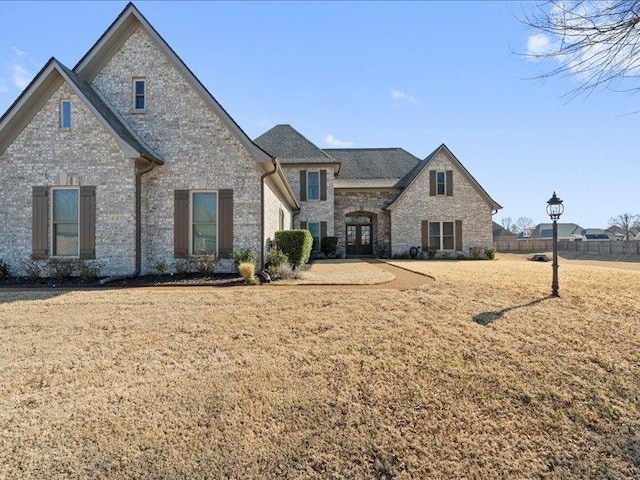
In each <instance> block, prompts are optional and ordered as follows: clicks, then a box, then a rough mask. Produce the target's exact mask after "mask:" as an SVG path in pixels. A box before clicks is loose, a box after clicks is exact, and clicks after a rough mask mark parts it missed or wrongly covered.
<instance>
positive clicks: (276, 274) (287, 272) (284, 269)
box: [267, 263, 299, 280]
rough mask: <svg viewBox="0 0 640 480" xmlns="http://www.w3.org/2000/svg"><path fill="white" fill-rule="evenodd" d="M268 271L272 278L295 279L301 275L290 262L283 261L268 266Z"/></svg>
mask: <svg viewBox="0 0 640 480" xmlns="http://www.w3.org/2000/svg"><path fill="white" fill-rule="evenodd" d="M267 272H268V273H269V275H271V280H295V279H296V278H298V276H299V272H298V271H297V270H294V269H293V268H291V265H290V264H289V263H283V264H281V265H278V266H277V267H276V266H273V265H271V266H270V267H269V268H267Z"/></svg>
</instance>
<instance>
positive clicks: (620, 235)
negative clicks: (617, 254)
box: [606, 225, 640, 240]
mask: <svg viewBox="0 0 640 480" xmlns="http://www.w3.org/2000/svg"><path fill="white" fill-rule="evenodd" d="M606 231H607V232H608V233H609V234H610V235H611V236H612V237H613V238H612V240H625V239H626V234H625V231H624V230H623V229H622V228H620V227H618V226H617V225H612V226H611V227H609V228H607V230H606ZM639 236H640V229H638V228H630V229H629V240H634V239H635V240H640V238H638V237H639Z"/></svg>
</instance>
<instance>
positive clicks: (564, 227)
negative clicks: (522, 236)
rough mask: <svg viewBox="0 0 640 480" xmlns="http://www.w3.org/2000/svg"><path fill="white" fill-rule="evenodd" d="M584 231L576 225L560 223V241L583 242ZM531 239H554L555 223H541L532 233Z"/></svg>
mask: <svg viewBox="0 0 640 480" xmlns="http://www.w3.org/2000/svg"><path fill="white" fill-rule="evenodd" d="M583 230H584V229H583V228H582V227H581V226H580V225H577V224H575V223H560V222H558V240H570V241H575V240H582V231H583ZM530 238H532V239H534V238H541V239H547V238H548V239H552V238H553V223H539V224H538V225H536V226H535V227H534V229H533V230H532V232H531V236H530Z"/></svg>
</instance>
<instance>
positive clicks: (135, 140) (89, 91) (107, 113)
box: [54, 60, 162, 163]
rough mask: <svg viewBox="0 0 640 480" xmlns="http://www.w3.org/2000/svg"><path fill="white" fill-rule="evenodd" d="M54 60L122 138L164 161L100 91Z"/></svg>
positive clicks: (152, 156)
mask: <svg viewBox="0 0 640 480" xmlns="http://www.w3.org/2000/svg"><path fill="white" fill-rule="evenodd" d="M54 61H55V62H56V64H57V65H58V67H59V68H60V69H61V70H62V71H63V72H64V73H65V74H66V75H67V76H68V77H69V80H71V81H72V82H73V83H74V85H75V86H76V87H78V89H79V90H80V91H81V92H82V94H83V95H84V96H85V97H86V98H87V100H88V101H89V102H90V103H91V105H93V107H94V108H95V109H96V110H97V111H98V113H99V114H100V115H101V116H102V118H104V120H105V121H106V122H107V123H108V124H109V126H110V127H111V128H113V130H114V131H115V132H116V134H117V135H118V136H119V137H120V138H121V139H122V140H124V141H125V142H126V143H128V144H129V145H131V147H132V148H135V149H136V150H137V151H138V152H140V154H141V155H143V156H145V157H147V158H149V159H151V160H156V161H158V162H160V163H162V159H161V158H160V156H159V155H158V154H156V153H155V152H154V151H153V150H152V149H151V147H149V146H148V145H147V144H146V143H145V142H144V141H143V140H142V139H140V138H139V137H138V136H137V135H136V134H135V133H134V132H133V130H131V129H130V128H129V127H128V126H127V125H126V124H125V122H124V121H122V120H121V119H120V118H119V117H118V116H117V114H116V113H115V112H114V111H113V110H112V109H111V108H109V107H108V106H107V104H106V103H105V102H104V101H103V100H102V98H101V97H100V96H99V95H98V93H97V92H96V91H95V90H94V89H93V88H92V87H91V86H90V85H89V84H88V83H87V82H85V81H84V80H82V79H81V78H80V77H79V76H78V75H76V74H75V73H74V72H73V71H72V70H70V69H68V68H67V67H65V66H64V65H62V64H61V63H60V62H59V61H57V60H54Z"/></svg>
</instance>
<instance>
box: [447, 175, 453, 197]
mask: <svg viewBox="0 0 640 480" xmlns="http://www.w3.org/2000/svg"><path fill="white" fill-rule="evenodd" d="M445 177H446V178H445V180H446V182H447V183H446V184H445V189H446V191H447V197H453V170H447V172H446V175H445Z"/></svg>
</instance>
